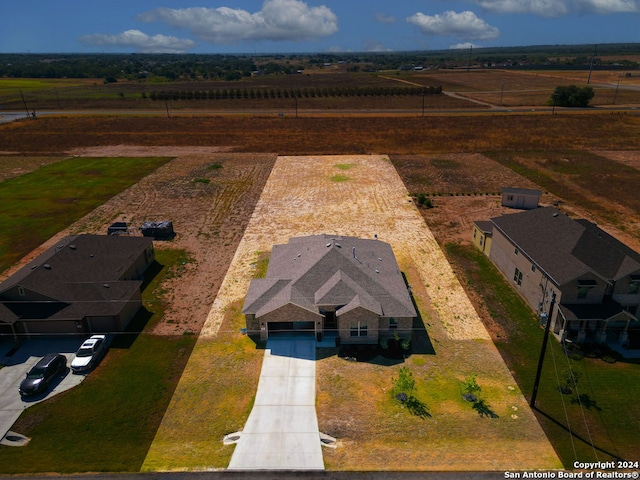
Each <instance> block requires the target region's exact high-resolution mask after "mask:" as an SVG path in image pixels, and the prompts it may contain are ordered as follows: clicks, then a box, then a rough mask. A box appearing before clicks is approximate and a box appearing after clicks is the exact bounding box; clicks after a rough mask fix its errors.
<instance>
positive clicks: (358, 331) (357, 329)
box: [349, 322, 367, 337]
mask: <svg viewBox="0 0 640 480" xmlns="http://www.w3.org/2000/svg"><path fill="white" fill-rule="evenodd" d="M349 336H350V337H366V336H367V325H362V324H361V323H360V322H352V323H351V327H350V329H349Z"/></svg>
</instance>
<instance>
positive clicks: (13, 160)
mask: <svg viewBox="0 0 640 480" xmlns="http://www.w3.org/2000/svg"><path fill="white" fill-rule="evenodd" d="M64 158H65V157H48V156H39V157H25V156H22V155H20V156H13V155H11V156H2V153H0V182H3V181H5V180H8V179H10V178H14V177H19V176H20V175H24V174H25V173H29V172H31V171H33V170H37V169H38V168H40V167H42V166H44V165H49V164H50V163H55V162H59V161H60V160H64Z"/></svg>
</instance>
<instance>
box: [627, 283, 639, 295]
mask: <svg viewBox="0 0 640 480" xmlns="http://www.w3.org/2000/svg"><path fill="white" fill-rule="evenodd" d="M638 285H640V282H631V283H630V284H629V293H630V294H632V295H635V294H636V293H638Z"/></svg>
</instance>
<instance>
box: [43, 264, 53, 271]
mask: <svg viewBox="0 0 640 480" xmlns="http://www.w3.org/2000/svg"><path fill="white" fill-rule="evenodd" d="M43 267H44V268H46V269H47V270H51V265H49V264H48V263H45V264H44V265H43Z"/></svg>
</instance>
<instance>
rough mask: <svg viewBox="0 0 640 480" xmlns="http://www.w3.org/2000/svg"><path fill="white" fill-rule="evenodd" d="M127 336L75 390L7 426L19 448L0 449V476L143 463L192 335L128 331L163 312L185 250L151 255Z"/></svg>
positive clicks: (123, 467) (132, 468)
mask: <svg viewBox="0 0 640 480" xmlns="http://www.w3.org/2000/svg"><path fill="white" fill-rule="evenodd" d="M156 256H157V261H158V262H159V264H158V265H156V267H157V268H155V269H152V272H150V275H153V273H156V275H155V277H154V278H153V279H151V283H149V284H148V286H147V288H146V289H145V291H144V292H143V301H144V305H145V309H143V310H142V311H141V312H140V314H139V315H138V317H137V318H136V319H134V321H133V322H132V325H131V330H132V331H133V332H132V333H127V334H124V335H121V336H119V337H117V338H116V339H115V340H114V342H113V344H112V347H111V349H110V351H109V353H108V354H107V357H106V358H105V359H104V360H103V361H102V363H101V364H100V365H99V366H98V367H97V368H96V370H94V371H93V372H91V373H90V374H89V375H88V376H87V378H86V380H85V381H84V382H83V383H82V384H81V385H80V386H78V387H76V388H74V389H72V390H69V391H67V392H64V393H62V394H60V395H57V396H55V397H52V398H51V399H49V400H47V401H45V402H42V403H39V404H37V405H34V406H32V407H30V408H28V409H27V410H26V411H25V412H24V413H23V414H22V416H21V417H20V419H18V422H16V424H15V425H14V427H13V429H14V430H15V431H18V432H20V433H22V434H23V435H26V436H28V437H31V442H30V443H29V444H28V445H27V446H26V447H8V446H0V473H2V474H9V473H41V472H56V473H71V472H94V471H95V472H104V471H110V472H118V471H123V472H132V471H138V470H139V469H140V467H141V466H142V463H143V461H144V459H145V456H146V454H147V451H148V449H149V446H150V445H151V442H152V441H153V438H154V436H155V434H156V430H157V428H158V425H159V424H160V421H161V420H162V417H163V415H164V412H165V410H166V408H167V405H168V404H169V401H170V400H171V397H172V395H173V392H174V390H175V386H176V385H177V382H178V380H179V378H180V375H181V373H182V369H183V368H184V365H185V364H186V361H187V359H188V358H189V355H190V353H191V350H192V349H193V346H194V344H195V336H191V335H185V336H176V337H166V336H155V335H149V334H145V333H142V334H139V335H137V334H135V330H136V329H138V328H140V327H143V326H146V327H147V329H148V327H150V326H152V325H153V324H154V323H155V322H156V321H157V320H158V319H159V317H161V316H162V314H163V300H162V297H161V296H160V294H161V292H162V290H161V287H160V283H161V281H162V279H163V278H165V277H167V276H171V275H176V272H177V271H178V269H179V266H180V265H182V263H183V262H184V261H185V260H186V256H185V254H184V252H182V251H177V250H158V251H157V252H156Z"/></svg>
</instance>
